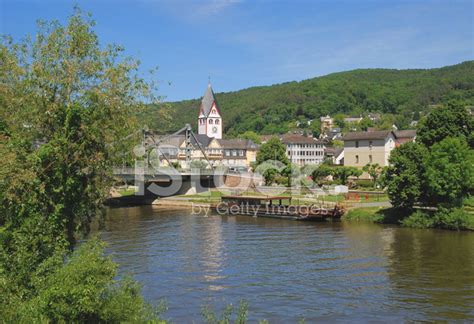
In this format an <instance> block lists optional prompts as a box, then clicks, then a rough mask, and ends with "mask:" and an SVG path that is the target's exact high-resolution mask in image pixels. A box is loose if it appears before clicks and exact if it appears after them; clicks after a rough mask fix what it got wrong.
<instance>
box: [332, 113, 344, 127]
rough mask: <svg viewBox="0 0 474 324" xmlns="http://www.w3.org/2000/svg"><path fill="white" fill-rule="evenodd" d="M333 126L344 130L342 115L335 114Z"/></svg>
mask: <svg viewBox="0 0 474 324" xmlns="http://www.w3.org/2000/svg"><path fill="white" fill-rule="evenodd" d="M334 124H336V126H337V127H339V128H340V129H344V128H345V127H346V122H345V121H344V115H343V114H337V115H335V116H334Z"/></svg>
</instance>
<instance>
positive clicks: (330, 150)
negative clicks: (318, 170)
mask: <svg viewBox="0 0 474 324" xmlns="http://www.w3.org/2000/svg"><path fill="white" fill-rule="evenodd" d="M324 159H325V160H331V161H332V163H333V164H336V165H343V164H344V148H342V147H326V148H325V149H324Z"/></svg>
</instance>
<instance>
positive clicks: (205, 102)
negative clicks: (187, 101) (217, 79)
mask: <svg viewBox="0 0 474 324" xmlns="http://www.w3.org/2000/svg"><path fill="white" fill-rule="evenodd" d="M222 129H223V125H222V115H221V110H220V108H219V105H218V104H217V101H216V97H215V95H214V91H213V90H212V87H211V83H209V84H208V86H207V89H206V92H205V93H204V96H203V97H202V100H201V106H200V107H199V116H198V134H201V135H207V136H208V137H213V138H217V139H221V138H222Z"/></svg>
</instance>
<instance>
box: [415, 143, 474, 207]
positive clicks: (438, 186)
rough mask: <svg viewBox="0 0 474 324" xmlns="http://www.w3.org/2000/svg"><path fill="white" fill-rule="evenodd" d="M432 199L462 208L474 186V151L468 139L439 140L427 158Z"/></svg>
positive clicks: (430, 196) (429, 189)
mask: <svg viewBox="0 0 474 324" xmlns="http://www.w3.org/2000/svg"><path fill="white" fill-rule="evenodd" d="M424 165H425V177H426V184H427V188H428V194H429V200H430V202H431V203H432V204H434V203H435V204H438V205H443V206H446V207H459V206H461V205H462V201H463V199H464V198H465V197H467V196H468V194H469V191H470V190H472V188H474V169H473V168H474V152H473V150H472V149H471V148H470V147H469V145H468V144H467V143H466V140H465V139H464V138H450V137H447V138H445V139H443V140H442V141H441V142H439V143H435V144H434V145H433V146H432V147H431V150H430V153H429V154H427V155H426V157H425V160H424Z"/></svg>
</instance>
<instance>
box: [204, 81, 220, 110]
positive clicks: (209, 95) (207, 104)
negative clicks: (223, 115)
mask: <svg viewBox="0 0 474 324" xmlns="http://www.w3.org/2000/svg"><path fill="white" fill-rule="evenodd" d="M214 103H215V104H216V108H217V110H220V109H219V106H218V105H217V101H216V97H215V95H214V91H212V87H211V84H210V83H209V85H208V86H207V90H206V93H204V96H203V97H202V100H201V107H200V113H202V114H203V115H204V116H206V117H207V116H209V113H210V112H211V108H212V105H213V104H214Z"/></svg>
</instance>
